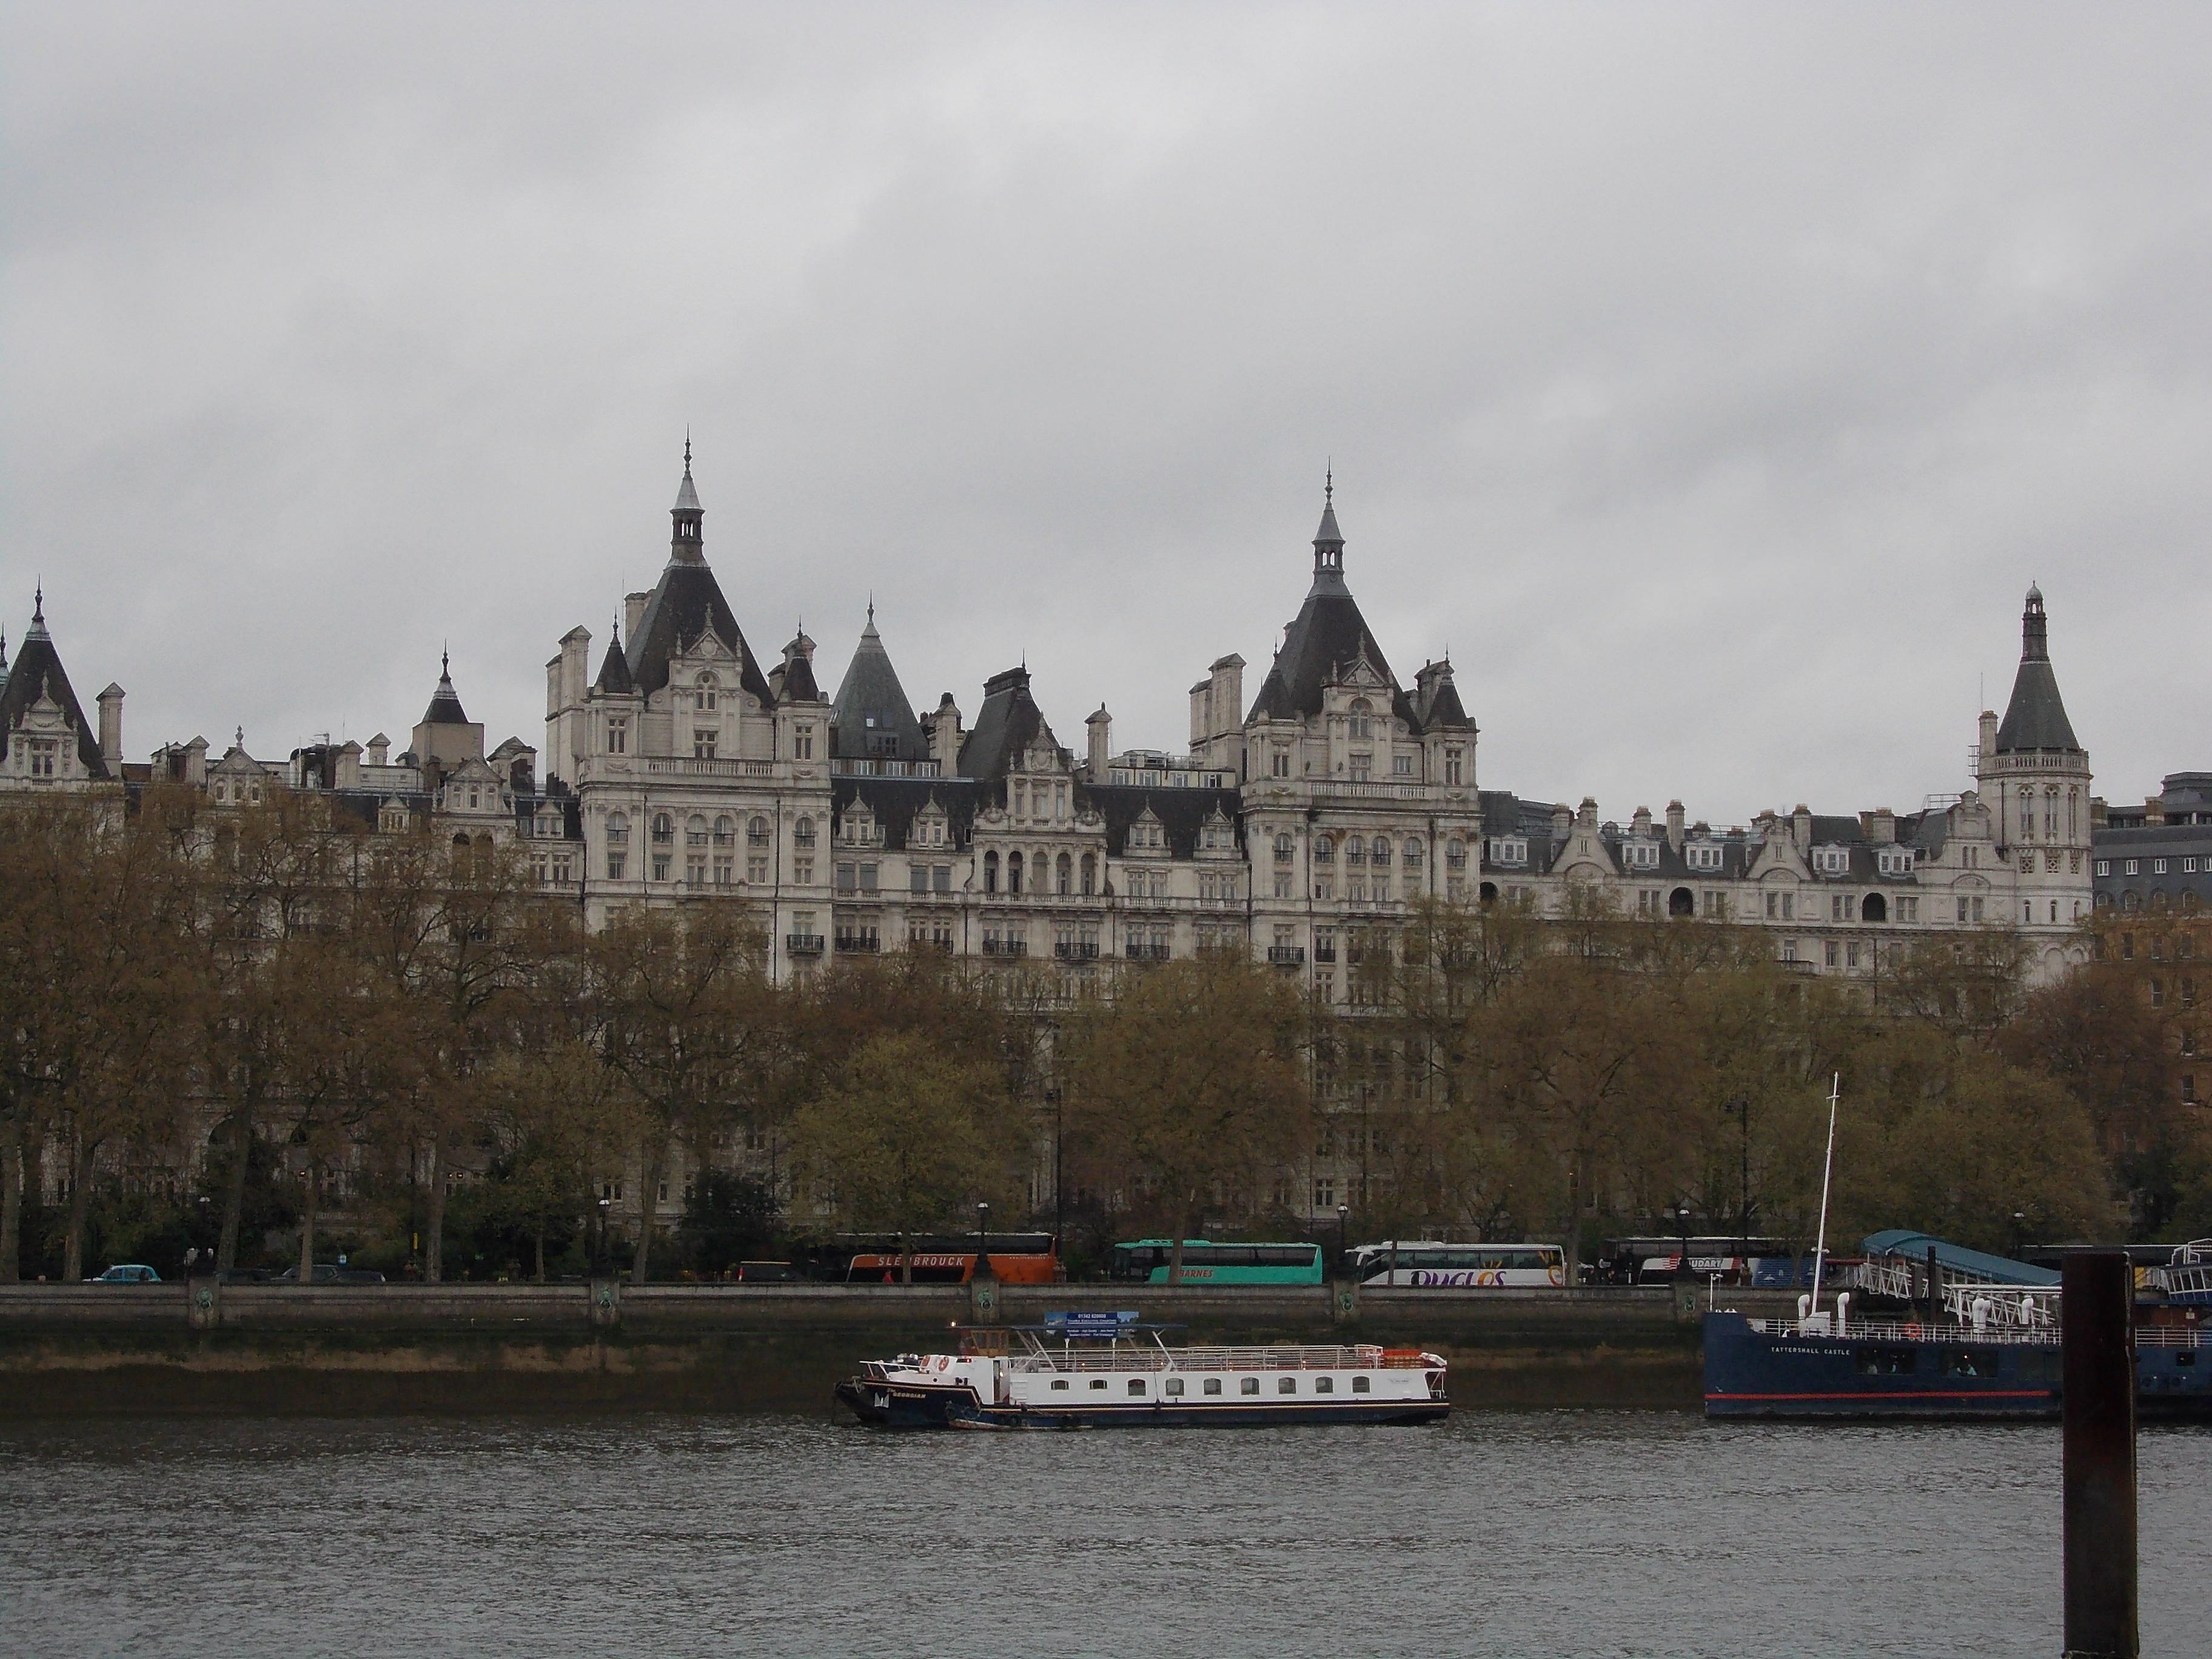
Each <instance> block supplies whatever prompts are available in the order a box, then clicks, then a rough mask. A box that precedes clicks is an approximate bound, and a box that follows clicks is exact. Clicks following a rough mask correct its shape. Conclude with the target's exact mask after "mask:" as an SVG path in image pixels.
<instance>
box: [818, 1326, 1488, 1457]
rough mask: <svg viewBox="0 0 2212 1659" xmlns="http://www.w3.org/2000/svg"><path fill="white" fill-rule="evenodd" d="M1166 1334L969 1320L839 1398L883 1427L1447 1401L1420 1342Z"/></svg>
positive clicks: (1431, 1410)
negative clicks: (1170, 1339) (945, 1347)
mask: <svg viewBox="0 0 2212 1659" xmlns="http://www.w3.org/2000/svg"><path fill="white" fill-rule="evenodd" d="M1164 1329H1165V1328H1164V1327H1162V1326H1158V1325H1143V1324H1139V1322H1137V1318H1136V1316H1135V1315H1134V1314H1133V1313H1130V1314H1121V1313H1108V1314H1091V1315H1085V1314H1080V1313H1074V1314H1059V1315H1052V1316H1048V1317H1047V1320H1046V1322H1045V1323H1044V1324H1043V1325H1042V1326H1015V1327H1010V1328H970V1329H969V1330H967V1331H965V1332H963V1334H962V1338H961V1340H960V1343H959V1347H958V1352H955V1353H932V1354H922V1353H905V1354H900V1355H898V1356H897V1357H896V1358H892V1359H871V1360H866V1361H864V1362H863V1363H862V1364H861V1366H860V1372H859V1374H858V1375H856V1376H852V1377H849V1378H848V1379H847V1380H846V1381H844V1382H842V1383H839V1384H838V1385H837V1398H838V1399H839V1400H840V1401H842V1402H843V1403H844V1404H845V1405H846V1407H848V1408H849V1409H850V1410H851V1411H852V1413H853V1414H854V1416H855V1417H857V1418H858V1419H860V1421H861V1422H863V1423H865V1424H867V1425H870V1426H872V1427H876V1428H888V1429H938V1428H956V1429H994V1428H1169V1427H1174V1428H1193V1427H1223V1428H1250V1427H1256V1426H1261V1425H1282V1424H1292V1423H1368V1424H1398V1423H1429V1422H1434V1421H1436V1420H1437V1419H1440V1418H1442V1417H1443V1416H1444V1415H1446V1414H1447V1413H1449V1411H1450V1409H1451V1405H1450V1401H1449V1399H1448V1398H1447V1397H1446V1395H1445V1393H1444V1373H1445V1370H1446V1367H1445V1364H1444V1361H1443V1358H1442V1357H1441V1356H1440V1355H1437V1354H1433V1353H1428V1352H1423V1351H1422V1350H1419V1349H1416V1348H1384V1347H1381V1346H1376V1345H1373V1344H1367V1343H1362V1344H1354V1345H1345V1344H1306V1345H1299V1346H1279V1347H1234V1346H1219V1347H1206V1346H1194V1347H1170V1346H1168V1345H1167V1344H1166V1343H1165V1342H1164V1340H1161V1333H1162V1331H1163V1330H1164Z"/></svg>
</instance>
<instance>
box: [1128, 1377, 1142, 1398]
mask: <svg viewBox="0 0 2212 1659" xmlns="http://www.w3.org/2000/svg"><path fill="white" fill-rule="evenodd" d="M1144 1391H1145V1379H1144V1378H1143V1377H1141V1376H1133V1377H1131V1378H1130V1379H1129V1392H1130V1393H1131V1394H1142V1393H1144Z"/></svg>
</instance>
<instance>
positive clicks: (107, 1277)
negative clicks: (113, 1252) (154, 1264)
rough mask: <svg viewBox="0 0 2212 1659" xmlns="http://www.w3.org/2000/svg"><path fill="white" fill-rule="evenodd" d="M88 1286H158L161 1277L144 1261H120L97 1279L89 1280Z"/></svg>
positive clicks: (87, 1280) (86, 1281)
mask: <svg viewBox="0 0 2212 1659" xmlns="http://www.w3.org/2000/svg"><path fill="white" fill-rule="evenodd" d="M84 1282H85V1283H86V1284H88V1285H158V1284H160V1283H161V1274H159V1273H155V1271H154V1270H153V1269H152V1268H151V1267H148V1266H147V1265H146V1264H145V1263H144V1262H143V1261H118V1262H117V1263H116V1264H115V1266H113V1267H110V1268H109V1269H108V1270H107V1271H106V1273H102V1274H100V1277H99V1278H97V1279H86V1280H85V1281H84Z"/></svg>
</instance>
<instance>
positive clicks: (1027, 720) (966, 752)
mask: <svg viewBox="0 0 2212 1659" xmlns="http://www.w3.org/2000/svg"><path fill="white" fill-rule="evenodd" d="M1040 735H1042V736H1043V737H1045V738H1052V728H1051V727H1050V726H1047V725H1046V724H1045V719H1044V711H1043V710H1042V709H1041V708H1038V707H1037V706H1036V699H1035V698H1033V697H1031V696H1030V671H1029V670H1028V669H1026V668H1009V669H1008V670H1006V672H1005V673H1003V674H994V675H993V676H992V677H991V678H989V679H987V680H986V681H984V682H983V706H982V708H979V709H978V710H976V712H975V727H974V729H973V730H971V731H970V732H969V733H968V738H967V740H966V741H965V742H964V743H963V744H961V745H960V775H961V776H962V777H963V778H1001V777H1004V776H1005V775H1006V769H1007V766H1008V765H1009V764H1010V763H1011V762H1012V758H1013V757H1014V756H1016V755H1018V754H1019V753H1021V751H1022V750H1025V749H1027V748H1028V747H1029V746H1030V744H1033V743H1035V742H1036V740H1037V738H1038V737H1039V736H1040ZM1053 741H1054V743H1055V744H1056V743H1057V739H1053ZM927 752H928V751H927V745H925V746H924V750H923V753H924V754H925V755H926V754H927Z"/></svg>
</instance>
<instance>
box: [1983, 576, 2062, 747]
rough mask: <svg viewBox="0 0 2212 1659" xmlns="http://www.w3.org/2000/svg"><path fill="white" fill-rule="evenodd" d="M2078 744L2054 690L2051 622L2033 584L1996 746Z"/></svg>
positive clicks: (2038, 592) (2022, 618) (2023, 611)
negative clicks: (2018, 658)
mask: <svg viewBox="0 0 2212 1659" xmlns="http://www.w3.org/2000/svg"><path fill="white" fill-rule="evenodd" d="M2080 748H2081V744H2079V743H2078V742H2076V741H2075V737H2074V725H2073V722H2072V721H2070V720H2068V719H2067V718H2066V704H2065V702H2064V700H2063V698H2061V697H2060V696H2059V695H2058V676H2057V674H2056V673H2054V672H2053V671H2051V623H2050V618H2049V617H2046V616H2045V614H2044V610H2043V590H2042V589H2041V588H2039V587H2037V586H2033V584H2031V585H2030V586H2029V587H2028V590H2027V606H2026V608H2025V609H2023V610H2022V611H2021V617H2020V672H2019V673H2018V674H2017V675H2016V676H2015V677H2014V679H2013V683H2012V701H2011V702H2009V703H2008V704H2007V705H2006V706H2005V717H2004V723H2003V724H2002V725H2001V726H1998V727H1997V739H1996V750H1997V752H1998V753H1999V754H2002V753H2004V752H2006V751H2007V750H2015V751H2017V750H2031V749H2069V750H2078V749H2080Z"/></svg>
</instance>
